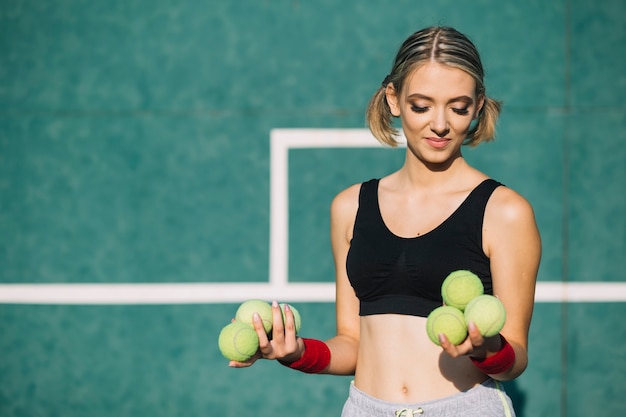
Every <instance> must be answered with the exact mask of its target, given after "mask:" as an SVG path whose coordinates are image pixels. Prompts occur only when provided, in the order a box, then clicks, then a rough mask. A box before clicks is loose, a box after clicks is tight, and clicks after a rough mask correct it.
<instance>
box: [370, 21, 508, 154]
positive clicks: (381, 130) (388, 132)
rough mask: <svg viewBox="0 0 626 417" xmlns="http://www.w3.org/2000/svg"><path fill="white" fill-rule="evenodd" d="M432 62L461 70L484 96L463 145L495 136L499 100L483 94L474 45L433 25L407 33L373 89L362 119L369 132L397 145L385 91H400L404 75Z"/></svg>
mask: <svg viewBox="0 0 626 417" xmlns="http://www.w3.org/2000/svg"><path fill="white" fill-rule="evenodd" d="M429 61H434V62H437V63H440V64H443V65H447V66H450V67H454V68H458V69H461V70H463V71H465V72H467V73H468V74H469V75H471V76H472V77H473V78H474V80H475V81H476V96H477V97H478V98H484V104H483V107H482V109H481V111H480V113H479V115H478V121H477V123H476V124H475V125H474V127H473V128H471V129H470V131H469V132H468V134H467V137H466V138H465V142H464V144H466V145H470V146H476V145H478V144H479V143H482V142H488V141H490V140H492V139H493V138H494V137H495V133H496V122H497V120H498V115H499V114H500V108H501V102H499V101H497V100H494V99H492V98H489V97H487V96H486V94H485V85H484V82H483V78H484V70H483V65H482V62H481V60H480V55H479V54H478V50H477V49H476V47H475V46H474V44H473V43H472V42H471V41H470V40H469V39H468V38H467V37H466V36H465V35H463V34H462V33H460V32H458V31H457V30H456V29H454V28H451V27H445V26H433V27H429V28H425V29H422V30H420V31H418V32H415V33H414V34H412V35H411V36H409V37H408V38H407V39H406V40H405V41H404V43H403V44H402V46H401V47H400V49H399V50H398V53H397V54H396V57H395V60H394V63H393V66H392V69H391V72H390V73H389V75H388V76H387V77H385V81H384V82H383V83H382V85H381V86H380V87H379V88H378V90H376V92H375V93H374V95H373V96H372V98H371V99H370V102H369V105H368V106H367V111H366V119H367V124H368V126H369V128H370V131H371V132H372V134H373V135H374V137H375V138H376V139H378V141H380V142H381V143H383V144H386V145H390V146H397V145H398V141H397V140H396V137H397V136H398V131H397V129H396V128H394V125H393V122H394V121H393V117H394V116H393V115H392V114H391V109H390V108H389V104H388V103H387V97H386V94H385V90H386V88H387V85H388V84H389V83H392V84H393V87H394V88H395V90H396V93H397V94H400V92H401V91H402V87H403V85H404V81H405V80H406V78H407V76H408V75H410V74H411V73H412V71H413V70H414V69H415V68H417V67H418V66H420V65H422V64H424V63H426V62H429Z"/></svg>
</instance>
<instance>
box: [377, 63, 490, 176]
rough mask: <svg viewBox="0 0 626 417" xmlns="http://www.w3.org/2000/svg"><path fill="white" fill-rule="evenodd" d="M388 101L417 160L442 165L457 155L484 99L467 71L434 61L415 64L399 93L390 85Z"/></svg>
mask: <svg viewBox="0 0 626 417" xmlns="http://www.w3.org/2000/svg"><path fill="white" fill-rule="evenodd" d="M386 93H387V102H388V103H389V107H390V108H391V113H392V114H393V115H394V116H399V117H400V119H401V121H402V129H403V131H404V134H405V136H406V139H407V147H408V148H409V150H410V151H411V152H412V153H413V154H414V155H415V156H416V157H417V158H418V159H420V160H422V161H423V162H425V163H429V164H442V163H446V162H449V161H450V160H451V159H452V158H455V157H456V156H458V155H460V152H461V151H460V149H461V145H462V144H463V141H464V140H465V138H466V137H467V132H468V131H469V129H470V124H471V122H472V120H473V119H475V118H476V117H477V116H478V112H479V111H480V109H481V107H482V105H483V98H482V97H476V82H475V81H474V78H473V77H472V76H471V75H469V74H468V73H467V72H465V71H463V70H460V69H458V68H453V67H449V66H446V65H442V64H439V63H436V62H428V63H426V64H424V65H421V66H419V67H417V68H416V69H415V70H413V72H412V73H411V74H410V75H409V76H408V77H407V79H406V80H405V82H404V86H403V91H401V92H400V93H399V94H398V93H397V92H396V91H395V89H394V88H393V85H391V84H390V85H389V86H388V87H387V90H386Z"/></svg>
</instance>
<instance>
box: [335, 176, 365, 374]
mask: <svg viewBox="0 0 626 417" xmlns="http://www.w3.org/2000/svg"><path fill="white" fill-rule="evenodd" d="M359 190H360V185H355V186H352V187H350V188H348V189H347V190H345V191H343V192H342V193H340V194H338V195H337V197H335V199H334V200H333V203H332V205H331V213H330V239H331V246H332V251H333V258H334V261H335V276H336V301H335V302H336V315H337V335H336V336H335V337H333V338H331V339H329V340H328V341H327V344H328V346H329V348H330V350H331V362H330V365H329V367H328V369H327V372H328V373H332V374H337V375H351V374H354V371H355V368H356V358H357V352H358V345H359V334H360V318H359V300H358V298H357V297H356V295H355V294H354V290H353V289H352V286H351V285H350V281H349V280H348V274H347V272H346V258H347V255H348V250H349V248H350V241H351V240H352V230H353V228H354V220H355V217H356V212H357V209H358V199H359Z"/></svg>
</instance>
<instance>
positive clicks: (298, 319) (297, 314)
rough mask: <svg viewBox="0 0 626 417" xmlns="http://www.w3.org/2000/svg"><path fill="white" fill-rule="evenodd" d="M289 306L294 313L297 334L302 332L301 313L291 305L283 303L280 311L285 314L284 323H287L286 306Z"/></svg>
mask: <svg viewBox="0 0 626 417" xmlns="http://www.w3.org/2000/svg"><path fill="white" fill-rule="evenodd" d="M286 305H288V306H289V309H290V310H291V312H292V313H293V321H294V325H295V327H296V333H299V332H300V328H301V327H302V318H301V316H300V312H299V311H298V310H297V309H296V308H295V307H294V306H292V305H291V304H287V303H282V304H280V309H281V311H282V312H283V322H284V321H285V306H286Z"/></svg>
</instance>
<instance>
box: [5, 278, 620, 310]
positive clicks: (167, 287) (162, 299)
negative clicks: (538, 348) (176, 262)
mask: <svg viewBox="0 0 626 417" xmlns="http://www.w3.org/2000/svg"><path fill="white" fill-rule="evenodd" d="M251 298H259V299H262V300H267V301H271V300H278V301H293V302H310V303H333V302H334V301H335V285H334V283H290V284H288V285H285V286H278V285H271V284H267V283H243V282H239V283H232V284H227V283H163V284H154V283H150V284H2V285H0V303H4V304H96V305H104V304H220V303H240V302H242V301H245V300H248V299H251ZM535 301H537V302H540V303H560V302H579V303H584V302H624V301H626V283H625V282H575V283H574V282H571V283H562V282H539V283H537V291H536V296H535Z"/></svg>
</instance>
